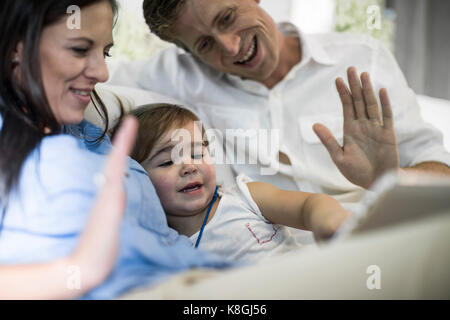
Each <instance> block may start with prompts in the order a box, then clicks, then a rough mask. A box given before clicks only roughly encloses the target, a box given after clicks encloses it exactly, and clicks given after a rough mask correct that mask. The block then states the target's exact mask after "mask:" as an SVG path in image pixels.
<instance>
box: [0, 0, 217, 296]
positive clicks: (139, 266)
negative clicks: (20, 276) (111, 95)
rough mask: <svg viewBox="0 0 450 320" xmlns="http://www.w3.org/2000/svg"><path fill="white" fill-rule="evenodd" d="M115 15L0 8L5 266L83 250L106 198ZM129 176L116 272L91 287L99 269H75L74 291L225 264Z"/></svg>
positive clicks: (96, 10)
mask: <svg viewBox="0 0 450 320" xmlns="http://www.w3.org/2000/svg"><path fill="white" fill-rule="evenodd" d="M73 5H75V6H77V7H78V8H80V9H81V11H80V12H79V14H80V15H79V18H80V20H79V22H80V24H79V25H78V26H77V25H76V24H75V27H74V26H73V25H71V24H70V23H68V19H70V18H73V17H72V15H73V14H75V15H76V14H77V13H76V11H75V13H73V12H72V13H69V14H68V13H67V12H68V11H69V12H70V10H68V8H69V7H71V6H73ZM75 8H76V7H75ZM116 12H117V5H116V2H115V1H114V0H90V1H89V0H77V1H75V0H43V1H29V0H5V1H2V2H1V3H0V56H1V59H2V62H1V64H0V78H1V84H0V130H1V131H0V150H1V152H0V213H1V224H0V264H9V265H12V264H36V263H41V262H46V261H51V260H56V259H60V258H62V257H66V256H69V255H70V254H71V253H73V252H74V250H75V248H77V245H78V243H79V241H80V235H81V233H82V231H83V230H84V228H85V227H86V225H87V220H88V216H89V212H90V211H91V208H92V206H93V204H94V199H95V196H96V194H97V187H96V183H95V181H94V180H96V179H94V178H95V177H99V176H100V177H101V175H98V173H99V172H101V171H102V167H103V164H104V161H105V158H106V154H107V153H108V151H109V150H110V148H111V143H110V140H109V138H108V137H107V136H106V135H105V131H106V130H107V128H108V117H107V113H106V111H105V110H106V109H105V108H104V106H103V104H102V103H101V100H100V98H99V97H98V95H96V93H95V85H96V84H97V83H98V82H104V81H106V80H107V78H108V71H107V68H106V64H105V60H104V58H105V56H108V55H109V50H110V48H111V47H112V45H113V40H112V28H113V24H114V17H115V15H116ZM91 100H94V101H96V102H97V105H99V106H100V109H99V112H100V113H101V115H102V116H103V117H104V119H105V128H106V129H105V130H101V129H99V128H97V127H95V126H93V125H92V124H90V123H88V122H87V121H85V120H83V117H84V111H85V109H86V107H87V105H88V103H89V102H90V101H91ZM127 172H128V175H127V178H126V179H125V180H126V181H125V182H124V184H125V191H126V196H127V204H126V207H125V214H124V220H123V222H122V224H121V233H120V238H121V241H120V244H119V252H118V255H117V259H116V260H115V262H114V265H115V266H114V268H113V271H112V273H111V274H110V276H109V277H108V278H107V279H106V281H104V282H103V283H102V284H101V285H100V286H97V287H95V288H94V289H92V290H90V289H91V286H92V283H95V282H96V281H91V279H96V280H97V282H98V279H99V277H98V276H97V275H96V274H95V272H96V269H95V268H90V267H86V266H82V265H80V266H72V267H74V268H69V267H68V269H64V270H61V272H65V273H66V274H67V284H68V285H67V290H69V291H70V290H79V292H78V293H79V295H83V294H84V293H86V295H85V297H90V298H112V297H115V296H116V295H117V294H119V293H122V292H124V291H125V290H127V289H129V288H131V287H135V286H137V285H148V284H152V283H154V282H156V281H161V280H162V279H163V278H164V277H166V276H169V275H171V274H173V273H175V272H181V271H183V270H187V269H189V268H192V267H197V266H202V267H221V266H225V264H224V263H223V262H222V261H221V260H219V259H217V258H216V257H214V256H210V255H209V254H207V253H203V252H201V251H197V250H194V249H193V248H192V246H191V243H190V242H189V241H188V239H187V238H185V237H180V236H179V235H178V234H177V233H176V232H175V231H174V230H172V229H170V228H169V227H168V226H167V221H166V218H165V215H164V212H163V210H162V207H161V205H160V202H159V199H158V198H157V196H156V193H155V191H154V188H153V186H152V184H151V182H150V180H149V178H148V176H147V175H146V173H145V170H144V169H143V168H142V167H140V165H139V164H137V163H136V162H134V161H132V160H129V162H128V168H127ZM97 180H98V179H97ZM105 223H106V222H105ZM96 240H97V241H101V237H99V238H98V239H96ZM81 241H82V240H81ZM99 257H101V255H100V254H99ZM111 259H114V258H111ZM100 260H101V259H100ZM96 262H97V263H106V262H105V261H103V260H102V261H92V265H96ZM100 278H101V277H100ZM102 280H103V279H102ZM43 281H45V279H44V280H43ZM69 296H70V295H69Z"/></svg>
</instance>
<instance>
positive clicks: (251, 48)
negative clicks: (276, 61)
mask: <svg viewBox="0 0 450 320" xmlns="http://www.w3.org/2000/svg"><path fill="white" fill-rule="evenodd" d="M255 46H256V45H255V41H253V44H252V46H251V47H250V49H249V50H248V52H247V54H246V55H245V57H244V58H242V60H241V61H239V63H245V62H247V60H248V59H250V57H251V56H252V55H253V53H254V52H255Z"/></svg>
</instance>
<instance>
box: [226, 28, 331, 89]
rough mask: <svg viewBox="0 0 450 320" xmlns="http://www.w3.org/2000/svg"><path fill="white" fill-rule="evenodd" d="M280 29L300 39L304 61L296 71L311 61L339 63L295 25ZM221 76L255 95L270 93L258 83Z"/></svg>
mask: <svg viewBox="0 0 450 320" xmlns="http://www.w3.org/2000/svg"><path fill="white" fill-rule="evenodd" d="M278 28H279V30H280V31H281V32H282V33H283V35H285V36H288V37H298V38H299V39H300V42H301V48H302V60H301V61H300V62H299V63H298V64H297V65H296V66H294V68H295V69H297V68H298V67H299V66H300V65H304V64H306V63H308V62H309V61H310V60H311V59H312V60H314V61H315V62H317V63H319V64H323V65H335V64H336V63H337V62H336V61H335V60H333V59H332V58H331V57H330V56H329V55H328V54H327V52H326V51H325V50H324V48H323V47H322V46H321V44H320V43H318V42H317V41H316V40H314V39H313V38H312V37H309V36H308V35H307V34H305V33H303V32H302V31H300V30H299V28H298V27H297V26H295V25H294V24H292V23H290V22H281V23H279V24H278ZM294 68H293V69H294ZM291 71H292V70H291ZM221 76H223V77H225V78H227V79H228V81H230V82H231V83H233V84H234V85H235V86H238V87H241V88H245V89H247V90H249V91H252V92H254V93H259V94H261V95H266V94H267V93H268V92H269V90H268V89H267V88H266V87H264V86H261V83H259V82H257V81H253V80H248V79H242V78H241V77H239V76H235V75H232V74H224V73H221Z"/></svg>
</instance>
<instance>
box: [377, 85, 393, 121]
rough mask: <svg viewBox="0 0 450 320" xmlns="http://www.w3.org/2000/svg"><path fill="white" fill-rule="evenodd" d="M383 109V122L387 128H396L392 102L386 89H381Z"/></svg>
mask: <svg viewBox="0 0 450 320" xmlns="http://www.w3.org/2000/svg"><path fill="white" fill-rule="evenodd" d="M380 102H381V111H382V112H383V124H384V127H385V128H386V129H390V130H391V129H393V128H394V120H393V116H392V108H391V102H390V101H389V95H388V93H387V90H386V89H384V88H383V89H381V90H380Z"/></svg>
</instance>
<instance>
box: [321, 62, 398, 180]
mask: <svg viewBox="0 0 450 320" xmlns="http://www.w3.org/2000/svg"><path fill="white" fill-rule="evenodd" d="M347 76H348V83H349V86H350V89H349V88H348V87H347V85H346V84H345V81H344V80H343V79H342V78H338V79H336V88H337V91H338V93H339V97H340V99H341V102H342V107H343V112H344V141H343V146H342V147H341V146H340V145H339V143H338V142H337V140H336V138H335V137H334V136H333V134H332V133H331V132H330V130H329V129H328V128H327V127H325V126H324V125H322V124H318V123H316V124H314V126H313V130H314V132H315V133H316V134H317V136H318V137H319V139H320V141H322V143H323V144H324V146H325V147H326V148H327V150H328V152H329V153H330V156H331V158H332V159H333V161H334V163H335V164H336V166H337V167H338V169H339V170H340V171H341V173H342V174H343V175H344V176H345V177H346V178H347V179H348V180H349V181H350V182H352V183H354V184H356V185H359V186H361V187H364V188H369V187H370V186H371V185H372V183H373V182H374V181H375V180H376V179H377V178H378V177H379V176H381V175H382V174H383V173H384V172H386V171H388V170H392V169H396V168H398V167H399V154H398V145H397V138H396V135H395V130H394V124H393V115H392V110H391V106H390V102H389V97H388V94H387V91H386V89H381V90H380V93H379V95H380V102H381V110H382V116H380V112H379V108H378V102H377V98H376V96H375V93H374V90H373V87H372V83H371V81H370V77H369V74H368V73H366V72H364V73H362V74H361V81H360V79H359V77H358V73H357V71H356V69H355V68H354V67H350V68H348V70H347Z"/></svg>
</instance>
